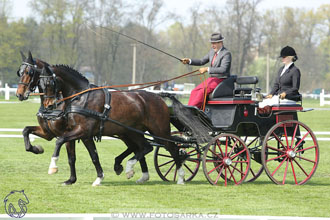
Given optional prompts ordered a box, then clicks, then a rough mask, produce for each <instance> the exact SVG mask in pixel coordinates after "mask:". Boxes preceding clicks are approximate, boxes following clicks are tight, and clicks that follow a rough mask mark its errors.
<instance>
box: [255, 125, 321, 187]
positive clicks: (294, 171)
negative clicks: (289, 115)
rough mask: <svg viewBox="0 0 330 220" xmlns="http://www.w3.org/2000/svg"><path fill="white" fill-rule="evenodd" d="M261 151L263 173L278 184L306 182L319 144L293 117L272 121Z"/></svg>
mask: <svg viewBox="0 0 330 220" xmlns="http://www.w3.org/2000/svg"><path fill="white" fill-rule="evenodd" d="M261 154H262V156H261V159H262V163H263V165H264V168H265V170H266V173H267V175H268V176H269V178H270V179H271V180H272V181H273V182H274V183H276V184H281V185H282V184H285V183H288V184H296V185H302V184H304V183H306V182H307V181H308V180H309V179H310V178H311V177H312V176H313V174H314V173H315V171H316V168H317V165H318V162H319V146H318V143H317V140H316V137H315V135H314V133H313V132H312V131H311V129H310V128H309V127H307V126H306V125H305V124H303V123H301V122H299V121H295V120H290V121H283V122H280V123H277V124H275V125H274V126H273V127H272V128H271V129H270V130H269V131H268V133H267V134H266V137H265V141H264V143H263V146H262V152H261Z"/></svg>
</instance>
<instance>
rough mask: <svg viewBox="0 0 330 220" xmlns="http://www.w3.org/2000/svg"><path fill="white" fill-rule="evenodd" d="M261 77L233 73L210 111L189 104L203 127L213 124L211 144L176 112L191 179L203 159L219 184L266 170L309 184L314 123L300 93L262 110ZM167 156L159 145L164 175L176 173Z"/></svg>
mask: <svg viewBox="0 0 330 220" xmlns="http://www.w3.org/2000/svg"><path fill="white" fill-rule="evenodd" d="M257 82H258V79H257V77H236V76H231V77H229V78H227V79H225V80H224V81H223V82H221V83H220V84H219V85H218V86H217V88H216V89H215V90H214V91H213V92H212V93H211V95H210V97H209V98H208V100H207V102H206V107H205V111H202V110H199V109H197V108H195V107H191V106H185V108H186V110H189V111H190V112H191V113H192V115H191V117H190V119H191V120H192V118H194V117H195V118H197V119H198V121H200V122H202V124H203V125H204V127H205V128H206V129H204V132H205V131H206V130H208V133H207V135H208V136H209V137H210V138H209V141H208V144H207V145H204V146H203V144H199V143H198V142H199V141H198V140H197V138H196V137H195V136H194V133H193V132H192V131H191V129H190V128H189V127H191V126H193V125H192V124H191V125H190V126H189V127H187V126H185V124H184V123H185V122H183V123H182V120H180V116H181V114H180V113H179V115H177V114H175V113H173V114H172V115H171V123H172V124H173V125H174V127H176V128H177V130H178V131H176V132H174V134H175V135H180V136H181V137H183V139H185V140H186V143H185V144H182V149H184V150H185V151H186V152H187V153H188V154H189V158H188V159H187V160H186V163H185V165H184V167H185V169H186V173H188V174H189V176H188V177H187V178H186V180H187V181H188V180H191V179H192V178H193V177H194V176H195V175H196V173H197V171H198V169H199V166H200V164H201V163H202V165H203V171H204V174H205V176H206V178H207V179H208V181H209V182H210V183H211V184H214V185H218V184H220V183H222V182H223V181H224V184H225V185H227V184H228V183H229V184H240V183H242V182H243V181H244V180H245V181H249V182H250V181H254V180H255V179H257V178H258V177H259V176H260V174H261V173H262V172H263V170H265V171H266V173H267V175H268V176H269V178H270V179H271V180H272V181H273V182H274V183H276V184H285V183H293V184H304V183H305V182H307V181H308V180H309V179H310V178H311V177H312V175H313V174H314V172H315V170H316V168H317V164H318V160H319V147H318V143H317V140H316V137H315V135H314V134H313V132H312V131H311V129H310V128H309V127H307V126H306V125H305V124H303V123H301V122H299V121H298V116H297V112H303V111H304V110H303V107H302V101H301V97H297V98H298V99H299V100H300V103H298V104H295V105H277V106H272V107H271V108H268V110H269V111H268V112H262V111H260V110H259V109H258V101H256V99H257V97H258V95H260V94H259V89H258V88H256V87H255V85H256V83H257ZM235 84H236V85H235ZM247 85H250V87H249V86H247ZM251 85H252V87H253V88H251ZM255 92H256V93H257V94H256V95H255V94H254V93H255ZM259 97H260V96H259ZM259 101H260V100H259ZM180 110H181V111H182V110H183V109H180ZM177 112H178V111H177ZM181 117H182V116H181ZM197 129H198V130H200V128H197ZM201 142H203V141H201ZM179 146H180V145H179ZM168 156H169V155H168V154H166V152H165V151H164V150H162V149H161V148H160V147H157V149H156V150H155V155H154V162H155V167H156V170H157V172H158V174H159V176H160V177H161V178H162V179H163V180H171V179H175V178H176V173H175V169H173V165H174V164H173V163H171V159H170V158H168ZM249 173H250V175H249V176H248V174H249ZM220 179H221V181H220Z"/></svg>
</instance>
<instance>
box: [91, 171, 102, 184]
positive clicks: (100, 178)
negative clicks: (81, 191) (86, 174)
mask: <svg viewBox="0 0 330 220" xmlns="http://www.w3.org/2000/svg"><path fill="white" fill-rule="evenodd" d="M103 179H104V174H103V176H102V177H97V178H96V180H95V181H94V183H93V184H92V186H101V182H102V180H103Z"/></svg>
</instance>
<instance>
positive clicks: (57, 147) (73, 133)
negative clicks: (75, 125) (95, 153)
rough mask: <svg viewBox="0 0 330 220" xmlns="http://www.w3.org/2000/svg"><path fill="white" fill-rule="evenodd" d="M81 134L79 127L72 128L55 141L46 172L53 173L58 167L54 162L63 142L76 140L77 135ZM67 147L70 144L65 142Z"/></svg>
mask: <svg viewBox="0 0 330 220" xmlns="http://www.w3.org/2000/svg"><path fill="white" fill-rule="evenodd" d="M81 136H82V132H81V130H80V129H76V130H72V131H70V132H67V133H64V134H63V135H62V136H61V137H59V138H58V139H57V141H56V144H55V149H54V152H53V155H52V158H51V160H50V164H49V168H48V174H50V175H51V174H54V173H57V172H58V167H57V165H56V162H57V161H58V158H59V156H60V151H61V147H62V145H63V144H64V143H65V142H70V141H73V140H78V139H80V138H79V137H81ZM66 145H67V148H68V147H69V148H70V146H68V145H70V143H66Z"/></svg>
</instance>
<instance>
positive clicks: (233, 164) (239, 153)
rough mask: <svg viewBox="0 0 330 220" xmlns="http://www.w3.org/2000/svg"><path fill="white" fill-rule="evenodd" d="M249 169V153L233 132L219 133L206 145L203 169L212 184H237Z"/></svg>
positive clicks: (243, 178) (242, 179)
mask: <svg viewBox="0 0 330 220" xmlns="http://www.w3.org/2000/svg"><path fill="white" fill-rule="evenodd" d="M249 169H250V153H249V149H248V148H247V147H246V145H245V143H244V141H243V140H242V139H240V138H239V137H238V136H236V135H234V134H221V135H218V136H216V137H215V138H213V139H212V141H211V142H209V144H208V145H207V146H206V149H205V151H204V155H203V171H204V175H205V177H206V178H207V180H208V181H209V182H210V183H211V184H212V185H221V183H222V181H220V177H221V179H223V181H224V185H225V186H226V185H239V184H241V183H242V182H244V180H245V178H246V177H247V175H248V173H249Z"/></svg>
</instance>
